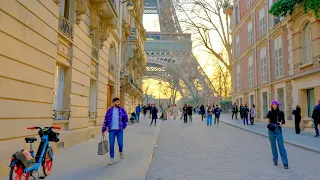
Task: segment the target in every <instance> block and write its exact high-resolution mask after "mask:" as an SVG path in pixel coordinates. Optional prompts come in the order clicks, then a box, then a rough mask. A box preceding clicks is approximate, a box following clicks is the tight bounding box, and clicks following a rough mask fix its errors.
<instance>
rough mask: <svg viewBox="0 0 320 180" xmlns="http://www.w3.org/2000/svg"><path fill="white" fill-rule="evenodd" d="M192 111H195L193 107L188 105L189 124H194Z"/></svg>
mask: <svg viewBox="0 0 320 180" xmlns="http://www.w3.org/2000/svg"><path fill="white" fill-rule="evenodd" d="M192 111H193V107H192V106H190V105H188V106H187V113H188V117H189V122H192Z"/></svg>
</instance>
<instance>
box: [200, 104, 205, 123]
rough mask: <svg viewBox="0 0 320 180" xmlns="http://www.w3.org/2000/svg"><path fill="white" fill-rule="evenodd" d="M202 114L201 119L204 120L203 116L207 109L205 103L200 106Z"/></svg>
mask: <svg viewBox="0 0 320 180" xmlns="http://www.w3.org/2000/svg"><path fill="white" fill-rule="evenodd" d="M200 114H201V120H202V121H203V117H204V115H205V114H206V110H205V108H204V105H203V104H202V105H201V106H200Z"/></svg>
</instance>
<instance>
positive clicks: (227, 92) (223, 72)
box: [212, 63, 232, 99]
mask: <svg viewBox="0 0 320 180" xmlns="http://www.w3.org/2000/svg"><path fill="white" fill-rule="evenodd" d="M214 67H215V71H214V74H213V79H214V80H213V81H212V82H213V85H214V86H215V87H216V89H217V91H218V94H219V97H220V98H221V99H223V98H227V97H230V96H231V93H232V89H231V87H232V84H231V74H230V73H229V71H228V70H227V68H226V67H225V66H224V65H223V64H222V63H216V64H215V65H214Z"/></svg>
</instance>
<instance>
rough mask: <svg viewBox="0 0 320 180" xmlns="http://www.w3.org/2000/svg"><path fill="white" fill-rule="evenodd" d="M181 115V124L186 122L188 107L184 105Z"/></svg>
mask: <svg viewBox="0 0 320 180" xmlns="http://www.w3.org/2000/svg"><path fill="white" fill-rule="evenodd" d="M182 114H183V123H187V122H188V106H187V104H185V105H184V106H183V108H182Z"/></svg>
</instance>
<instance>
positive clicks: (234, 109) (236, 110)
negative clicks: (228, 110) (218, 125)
mask: <svg viewBox="0 0 320 180" xmlns="http://www.w3.org/2000/svg"><path fill="white" fill-rule="evenodd" d="M238 112H239V110H238V106H237V103H234V105H233V107H232V119H233V116H234V115H235V116H236V119H238Z"/></svg>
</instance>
